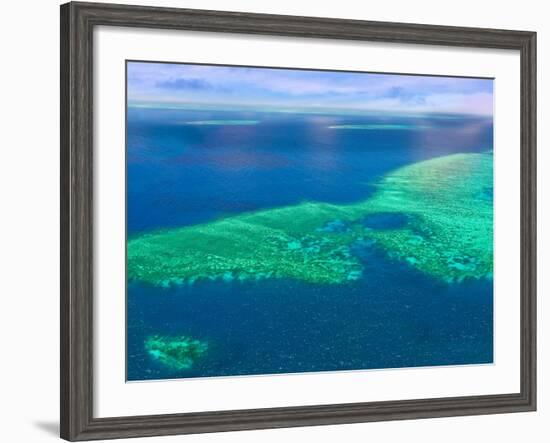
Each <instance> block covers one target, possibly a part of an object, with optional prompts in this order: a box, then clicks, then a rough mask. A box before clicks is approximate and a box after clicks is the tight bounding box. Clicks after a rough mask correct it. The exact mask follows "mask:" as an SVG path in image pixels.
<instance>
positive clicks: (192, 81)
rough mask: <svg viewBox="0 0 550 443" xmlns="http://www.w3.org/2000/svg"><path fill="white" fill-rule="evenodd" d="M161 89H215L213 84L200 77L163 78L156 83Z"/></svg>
mask: <svg viewBox="0 0 550 443" xmlns="http://www.w3.org/2000/svg"><path fill="white" fill-rule="evenodd" d="M156 86H158V87H159V88H161V89H192V90H195V91H204V90H207V89H215V87H214V85H212V84H211V83H209V82H207V81H206V80H203V79H200V78H175V79H171V80H163V81H159V82H157V83H156Z"/></svg>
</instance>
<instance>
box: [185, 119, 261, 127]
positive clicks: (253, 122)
mask: <svg viewBox="0 0 550 443" xmlns="http://www.w3.org/2000/svg"><path fill="white" fill-rule="evenodd" d="M258 123H259V121H258V120H196V121H190V122H185V124H186V125H195V126H248V125H257V124H258Z"/></svg>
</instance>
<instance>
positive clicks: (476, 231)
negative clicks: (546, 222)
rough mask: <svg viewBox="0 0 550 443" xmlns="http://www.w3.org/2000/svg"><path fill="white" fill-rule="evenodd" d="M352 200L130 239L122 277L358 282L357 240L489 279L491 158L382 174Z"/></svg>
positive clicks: (158, 281) (412, 260) (448, 274)
mask: <svg viewBox="0 0 550 443" xmlns="http://www.w3.org/2000/svg"><path fill="white" fill-rule="evenodd" d="M376 186H377V190H376V192H375V193H374V195H373V196H372V197H371V198H369V199H367V200H365V201H363V202H359V203H354V204H349V205H335V204H328V203H315V202H305V203H301V204H299V205H295V206H289V207H283V208H275V209H269V210H262V211H258V212H254V213H247V214H241V215H237V216H232V217H228V218H225V219H222V220H217V221H213V222H210V223H204V224H200V225H195V226H188V227H182V228H176V229H168V230H164V231H157V232H151V233H147V234H143V235H140V236H138V237H135V238H132V239H130V240H129V241H128V244H127V256H128V277H129V279H136V280H141V281H144V282H148V283H150V284H154V285H159V286H170V285H172V284H182V283H185V282H187V283H191V284H192V283H194V282H195V281H197V280H200V279H223V280H225V281H231V280H246V279H261V278H292V279H299V280H303V281H307V282H312V283H345V282H347V281H353V280H356V279H358V278H360V277H361V276H362V275H363V271H364V270H363V266H362V263H361V260H360V258H359V255H360V254H355V253H353V250H354V249H356V248H357V245H361V244H367V245H372V244H373V243H376V245H377V247H381V248H382V249H383V250H385V251H386V253H387V254H388V255H389V256H390V257H392V258H394V259H397V260H401V261H404V262H407V263H409V264H410V265H411V266H414V267H415V268H417V269H418V270H420V271H422V272H425V273H428V274H430V275H432V276H434V277H436V278H439V279H442V280H445V281H448V282H452V281H461V280H463V279H465V278H485V277H492V269H493V201H492V198H491V195H492V186H493V156H492V153H482V154H454V155H449V156H445V157H439V158H434V159H431V160H427V161H422V162H419V163H415V164H412V165H409V166H405V167H403V168H400V169H398V170H396V171H394V172H392V173H390V174H388V175H386V176H385V177H384V178H383V179H382V180H381V181H380V182H379V183H377V185H376Z"/></svg>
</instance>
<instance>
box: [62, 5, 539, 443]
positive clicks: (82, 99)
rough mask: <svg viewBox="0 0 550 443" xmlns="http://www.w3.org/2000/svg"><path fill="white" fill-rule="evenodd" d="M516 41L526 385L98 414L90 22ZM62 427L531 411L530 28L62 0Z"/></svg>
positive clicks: (385, 38) (455, 42) (146, 430)
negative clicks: (376, 398) (438, 394)
mask: <svg viewBox="0 0 550 443" xmlns="http://www.w3.org/2000/svg"><path fill="white" fill-rule="evenodd" d="M99 25H105V26H126V27H138V28H162V29H179V30H194V31H215V32H233V33H245V34H266V35H275V36H292V37H305V38H307V37H310V38H311V37H314V38H328V39H344V40H366V41H381V42H394V43H412V44H432V45H445V46H461V47H471V48H498V49H513V50H517V51H519V52H520V56H521V146H520V157H521V208H520V211H521V292H520V294H519V296H520V298H521V312H520V315H521V361H520V365H521V391H520V393H511V394H507V393H503V394H499V395H484V396H468V397H454V398H433V399H422V400H405V401H385V402H369V403H350V404H335V405H317V406H300V407H285V408H270V409H253V410H236V411H214V412H198V413H185V414H168V415H149V416H131V417H109V418H95V417H94V416H93V413H92V411H93V363H92V362H93V334H92V332H93V321H92V313H93V309H92V305H93V287H92V286H93V278H92V276H93V260H92V258H93V238H92V236H93V229H92V227H93V195H92V192H93V174H92V166H93V144H92V133H93V125H92V119H93V103H92V97H93V95H92V66H93V59H92V54H93V48H92V45H93V38H92V37H93V30H94V27H95V26H99ZM60 129H61V437H62V438H64V439H66V440H70V441H78V440H93V439H107V438H123V437H144V436H153V435H172V434H188V433H201V432H219V431H236V430H245V429H262V428H281V427H290V426H308V425H326V424H337V423H357V422H370V421H380V420H403V419H418V418H428V417H445V416H459V415H474V414H494V413H508V412H520V411H533V410H535V409H536V267H535V266H536V33H534V32H525V31H506V30H495V29H477V28H461V27H447V26H432V25H417V24H403V23H381V22H370V21H358V20H341V19H329V18H313V17H293V16H281V15H265V14H249V13H237V12H219V11H201V10H189V9H173V8H154V7H142V6H122V5H113V4H100V3H67V4H64V5H62V6H61V127H60Z"/></svg>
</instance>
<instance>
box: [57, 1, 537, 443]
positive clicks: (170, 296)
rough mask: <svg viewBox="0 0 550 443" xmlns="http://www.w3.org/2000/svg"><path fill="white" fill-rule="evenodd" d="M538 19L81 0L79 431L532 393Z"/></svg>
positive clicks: (67, 408) (74, 25) (69, 344)
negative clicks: (522, 25)
mask: <svg viewBox="0 0 550 443" xmlns="http://www.w3.org/2000/svg"><path fill="white" fill-rule="evenodd" d="M535 42H536V34H535V33H533V32H524V31H508V30H494V29H474V28H456V27H445V26H432V25H430V26H428V25H419V24H401V23H380V22H368V21H356V20H341V19H330V18H312V17H291V16H277V15H262V14H248V13H235V12H219V11H201V10H188V9H169V8H155V7H142V6H139V7H138V6H121V5H112V4H99V3H68V4H65V5H63V6H61V437H62V438H64V439H67V440H70V441H76V440H91V439H105V438H121V437H141V436H153V435H169V434H186V433H201V432H217V431H228V430H245V429H260V428H278V427H290V426H307V425H323V424H338V423H356V422H369V421H379V420H400V419H417V418H428V417H442V416H457V415H473V414H492V413H505V412H506V413H507V412H519V411H533V410H535V408H536V360H535V356H536V324H535V320H536V313H535V301H536V300H535V280H536V278H535V272H536V268H535V257H536V249H535V233H536V216H535V209H536V201H535V198H536V193H535V183H536V180H535V166H536V146H535V142H536V141H535V134H536V130H535V125H536V108H535V106H536V105H535V101H536V85H535V78H536V75H535V71H536V47H535Z"/></svg>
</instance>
